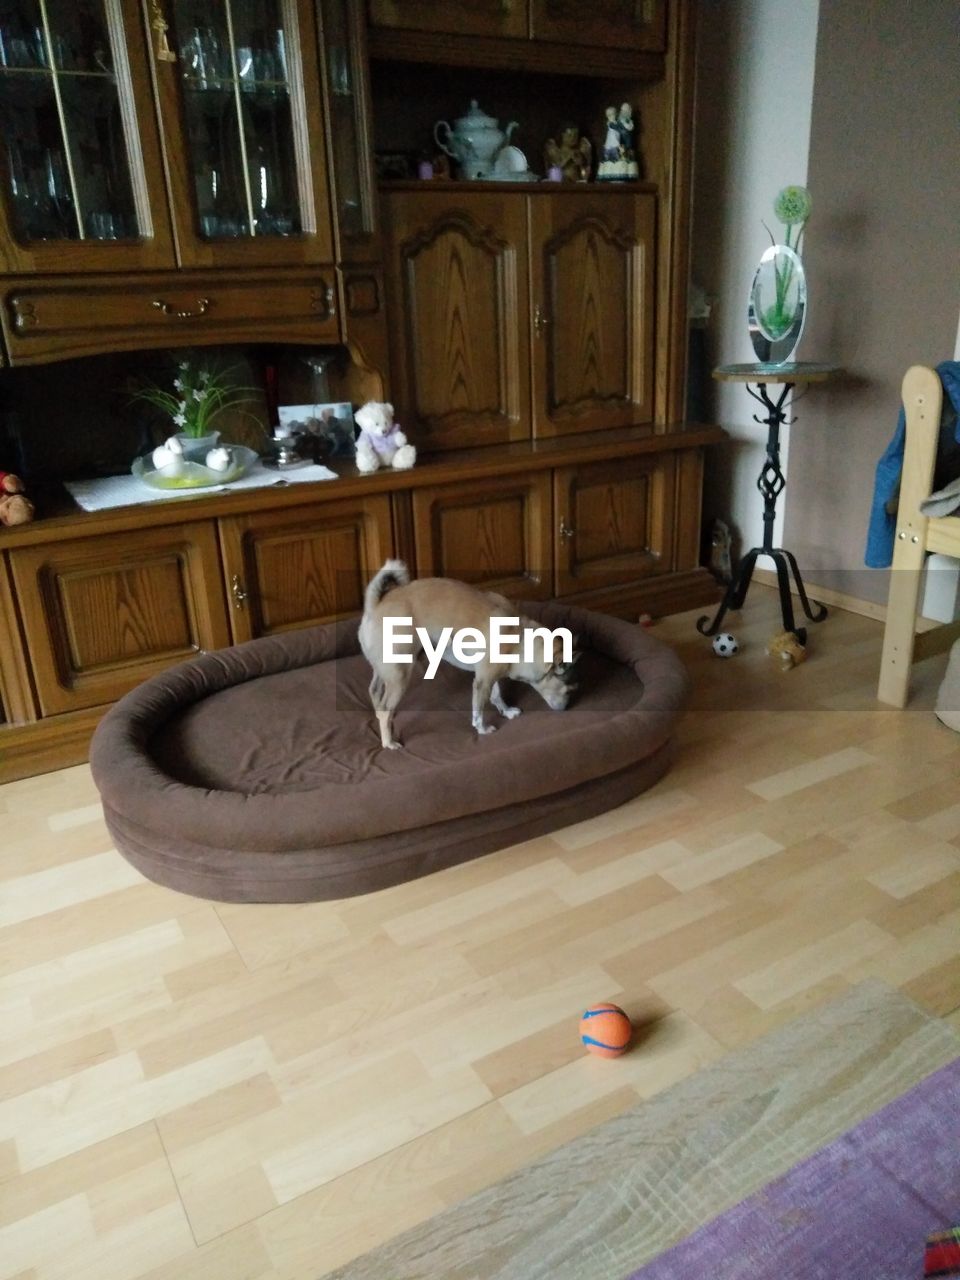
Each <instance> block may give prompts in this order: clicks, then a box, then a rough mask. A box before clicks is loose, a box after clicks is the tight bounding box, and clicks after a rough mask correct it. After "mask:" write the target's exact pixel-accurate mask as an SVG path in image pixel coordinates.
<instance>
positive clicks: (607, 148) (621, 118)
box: [597, 102, 640, 182]
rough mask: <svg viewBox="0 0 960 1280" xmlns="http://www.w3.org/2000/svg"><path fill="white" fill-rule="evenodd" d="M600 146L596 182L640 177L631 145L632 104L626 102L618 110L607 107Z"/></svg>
mask: <svg viewBox="0 0 960 1280" xmlns="http://www.w3.org/2000/svg"><path fill="white" fill-rule="evenodd" d="M604 128H605V132H604V138H603V147H602V148H601V151H600V163H599V165H598V166H597V181H598V182H635V181H636V180H637V178H639V177H640V166H639V165H638V164H637V157H636V152H635V150H634V146H633V132H634V119H633V108H632V107H631V106H630V103H629V102H625V103H624V104H623V105H622V106H621V108H620V110H619V111H617V108H616V107H607V111H606V120H605V122H604Z"/></svg>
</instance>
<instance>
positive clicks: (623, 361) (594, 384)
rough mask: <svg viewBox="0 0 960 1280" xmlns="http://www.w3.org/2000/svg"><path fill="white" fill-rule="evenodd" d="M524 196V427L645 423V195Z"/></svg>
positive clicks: (649, 221)
mask: <svg viewBox="0 0 960 1280" xmlns="http://www.w3.org/2000/svg"><path fill="white" fill-rule="evenodd" d="M530 203H531V214H530V221H531V269H530V274H531V294H532V299H533V331H534V334H533V338H532V342H533V415H534V434H535V435H538V436H552V435H559V434H563V433H567V432H577V431H587V430H598V429H603V428H606V427H619V426H627V425H630V424H639V423H643V422H650V421H652V418H653V399H654V366H653V328H654V322H653V315H654V313H653V303H654V297H653V283H654V282H653V275H654V212H655V208H654V197H653V196H651V195H641V194H634V193H631V192H627V191H623V192H616V193H612V192H603V193H597V194H595V195H591V194H587V193H583V192H579V191H576V192H571V193H570V194H567V193H562V192H558V193H556V194H552V195H551V196H550V197H549V198H547V199H531V202H530Z"/></svg>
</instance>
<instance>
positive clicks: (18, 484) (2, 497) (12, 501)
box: [0, 471, 34, 525]
mask: <svg viewBox="0 0 960 1280" xmlns="http://www.w3.org/2000/svg"><path fill="white" fill-rule="evenodd" d="M23 489H24V485H23V481H22V480H21V479H20V477H19V476H15V475H13V474H11V472H9V471H0V525H14V524H29V523H30V521H31V520H32V519H33V516H34V509H33V503H32V502H31V501H30V499H29V498H28V497H27V496H26V494H25V493H24V491H23Z"/></svg>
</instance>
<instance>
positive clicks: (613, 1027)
mask: <svg viewBox="0 0 960 1280" xmlns="http://www.w3.org/2000/svg"><path fill="white" fill-rule="evenodd" d="M632 1035H633V1027H632V1026H631V1024H630V1019H629V1018H628V1017H627V1015H626V1014H625V1013H624V1012H623V1010H622V1009H621V1008H620V1006H619V1005H618V1004H608V1003H606V1002H604V1003H602V1004H594V1005H591V1006H590V1008H589V1009H585V1010H584V1013H583V1017H582V1018H581V1019H580V1040H581V1042H582V1043H583V1044H584V1046H585V1047H586V1048H587V1050H588V1051H589V1052H590V1053H595V1054H596V1055H597V1057H598V1058H619V1057H620V1055H621V1053H624V1052H625V1051H626V1049H627V1047H628V1046H629V1044H630V1037H631V1036H632Z"/></svg>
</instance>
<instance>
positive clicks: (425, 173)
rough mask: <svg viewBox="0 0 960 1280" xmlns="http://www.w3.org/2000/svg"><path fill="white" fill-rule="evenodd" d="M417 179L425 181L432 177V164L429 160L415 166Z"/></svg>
mask: <svg viewBox="0 0 960 1280" xmlns="http://www.w3.org/2000/svg"><path fill="white" fill-rule="evenodd" d="M417 177H418V178H421V179H423V181H426V180H427V179H429V178H432V177H433V163H432V162H431V161H430V160H421V161H420V163H419V164H418V165H417Z"/></svg>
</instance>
